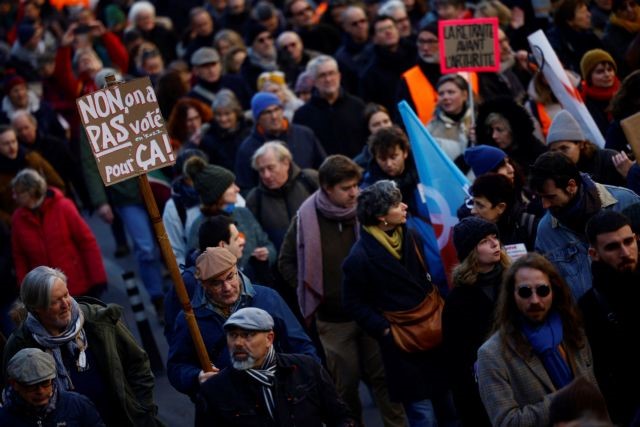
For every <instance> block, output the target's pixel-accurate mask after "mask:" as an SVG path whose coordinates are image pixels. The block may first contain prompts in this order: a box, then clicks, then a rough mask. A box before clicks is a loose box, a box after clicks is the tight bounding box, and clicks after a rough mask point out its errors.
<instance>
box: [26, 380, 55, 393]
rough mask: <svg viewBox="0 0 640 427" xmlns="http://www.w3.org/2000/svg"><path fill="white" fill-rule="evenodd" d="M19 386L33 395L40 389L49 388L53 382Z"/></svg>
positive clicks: (47, 381) (46, 381)
mask: <svg viewBox="0 0 640 427" xmlns="http://www.w3.org/2000/svg"><path fill="white" fill-rule="evenodd" d="M21 385H22V386H23V387H24V388H25V390H26V391H28V392H31V393H33V392H36V391H38V390H40V389H41V388H50V387H51V386H52V385H53V380H44V381H42V382H39V383H36V384H31V385H26V384H21Z"/></svg>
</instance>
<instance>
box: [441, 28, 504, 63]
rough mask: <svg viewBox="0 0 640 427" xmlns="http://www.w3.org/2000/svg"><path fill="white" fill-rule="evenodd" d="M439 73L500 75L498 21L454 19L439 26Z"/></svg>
mask: <svg viewBox="0 0 640 427" xmlns="http://www.w3.org/2000/svg"><path fill="white" fill-rule="evenodd" d="M438 38H439V39H440V70H441V71H442V73H443V74H446V73H457V72H459V71H475V72H478V71H486V72H497V71H500V49H499V48H498V19H497V18H478V19H451V20H443V21H439V22H438Z"/></svg>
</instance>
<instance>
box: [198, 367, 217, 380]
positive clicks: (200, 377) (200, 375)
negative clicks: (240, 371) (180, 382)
mask: <svg viewBox="0 0 640 427" xmlns="http://www.w3.org/2000/svg"><path fill="white" fill-rule="evenodd" d="M211 369H213V370H212V371H211V372H205V371H200V373H198V383H199V384H202V383H204V382H205V381H207V380H208V379H209V378H211V377H213V376H214V375H217V374H218V372H220V369H218V368H216V367H215V366H213V363H212V364H211Z"/></svg>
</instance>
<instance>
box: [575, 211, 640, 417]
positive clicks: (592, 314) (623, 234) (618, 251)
mask: <svg viewBox="0 0 640 427" xmlns="http://www.w3.org/2000/svg"><path fill="white" fill-rule="evenodd" d="M636 215H637V214H636ZM632 222H633V221H630V220H629V218H628V217H626V216H625V215H623V214H621V213H618V212H613V211H602V212H600V213H598V214H597V215H595V216H594V217H593V218H591V219H590V220H589V222H588V223H587V228H586V234H587V239H588V240H589V255H590V256H591V273H592V275H593V287H592V288H591V289H590V290H589V291H588V292H587V293H586V294H585V295H584V296H583V297H582V298H580V301H579V302H578V304H579V306H580V309H581V310H582V314H583V318H584V322H585V331H586V333H587V336H588V337H589V343H590V344H591V347H592V348H593V359H594V369H595V373H596V378H598V384H599V385H600V387H601V389H602V394H603V395H604V397H605V400H606V402H607V406H608V407H609V412H610V414H611V419H612V421H613V422H614V423H615V424H616V425H639V424H640V392H639V391H638V390H637V384H638V382H640V366H639V365H638V360H640V345H638V341H637V331H638V330H639V328H640V311H639V310H638V298H640V267H639V264H638V236H637V234H636V233H635V232H634V229H633V228H632ZM631 386H633V387H631ZM630 387H631V388H630ZM634 418H635V420H634Z"/></svg>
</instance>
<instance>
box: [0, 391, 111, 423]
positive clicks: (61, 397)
mask: <svg viewBox="0 0 640 427" xmlns="http://www.w3.org/2000/svg"><path fill="white" fill-rule="evenodd" d="M16 398H17V396H16ZM55 405H56V409H55V410H54V411H53V412H51V413H49V414H48V415H46V416H45V417H43V418H40V417H38V416H37V415H36V414H35V413H31V412H26V411H25V410H24V408H23V407H22V406H21V405H19V404H15V403H13V402H12V404H9V405H6V406H4V407H0V426H11V427H33V426H36V425H37V426H42V427H49V426H51V427H57V426H66V427H104V426H105V424H104V422H103V421H102V418H100V415H99V414H98V410H97V409H96V407H95V406H94V405H93V403H92V402H91V401H90V400H89V398H87V397H86V396H83V395H82V394H79V393H73V392H69V391H62V392H61V391H58V392H57V400H56V402H55Z"/></svg>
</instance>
